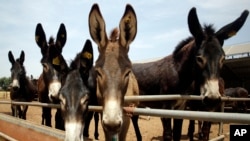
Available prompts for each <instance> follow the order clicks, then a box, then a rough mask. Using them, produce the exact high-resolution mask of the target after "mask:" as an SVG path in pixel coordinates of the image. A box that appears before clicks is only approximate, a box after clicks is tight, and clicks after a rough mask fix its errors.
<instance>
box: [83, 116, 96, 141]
mask: <svg viewBox="0 0 250 141" xmlns="http://www.w3.org/2000/svg"><path fill="white" fill-rule="evenodd" d="M93 114H94V112H91V111H89V112H88V113H87V117H86V119H85V124H84V130H83V136H84V137H89V125H90V122H91V119H92V117H93Z"/></svg>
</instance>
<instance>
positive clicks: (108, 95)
mask: <svg viewBox="0 0 250 141" xmlns="http://www.w3.org/2000/svg"><path fill="white" fill-rule="evenodd" d="M119 27H120V34H119V31H118V29H114V30H113V31H112V33H111V36H110V38H108V37H107V34H106V30H105V22H104V19H103V17H102V15H101V12H100V10H99V7H98V5H97V4H94V5H93V6H92V9H91V11H90V14H89V30H90V35H91V37H92V39H93V40H94V41H95V42H96V44H97V45H98V50H99V53H100V54H99V57H98V59H97V61H96V65H95V74H96V90H97V91H96V93H97V98H98V104H100V105H102V106H103V111H102V113H101V123H102V126H103V129H104V133H105V140H106V141H110V140H112V138H113V137H114V136H116V135H118V137H119V141H124V140H126V134H127V131H128V127H129V123H130V118H129V117H128V116H126V114H125V113H124V110H123V106H127V105H128V103H125V102H124V96H125V95H138V93H139V91H138V85H137V81H136V79H135V76H134V74H133V72H132V64H131V61H130V59H129V57H128V51H129V45H130V43H131V42H132V41H133V40H134V38H135V36H136V31H137V20H136V15H135V12H134V10H133V8H132V6H131V5H129V4H128V5H127V6H126V9H125V13H124V15H123V17H122V19H121V21H120V25H119Z"/></svg>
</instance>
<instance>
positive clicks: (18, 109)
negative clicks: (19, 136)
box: [17, 105, 23, 118]
mask: <svg viewBox="0 0 250 141" xmlns="http://www.w3.org/2000/svg"><path fill="white" fill-rule="evenodd" d="M17 114H18V117H19V118H22V116H23V111H22V109H21V106H20V105H17Z"/></svg>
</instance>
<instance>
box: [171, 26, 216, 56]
mask: <svg viewBox="0 0 250 141" xmlns="http://www.w3.org/2000/svg"><path fill="white" fill-rule="evenodd" d="M203 31H204V35H205V37H207V38H208V39H209V37H211V36H213V35H214V34H215V29H214V27H213V24H204V28H203ZM192 40H194V37H191V36H190V37H188V38H186V39H184V40H182V41H181V42H180V43H179V44H178V45H177V46H176V48H175V50H174V52H173V56H174V58H175V59H178V58H179V57H180V51H181V49H182V48H183V47H185V45H186V44H188V43H190V42H191V41H192Z"/></svg>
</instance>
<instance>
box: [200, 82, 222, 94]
mask: <svg viewBox="0 0 250 141" xmlns="http://www.w3.org/2000/svg"><path fill="white" fill-rule="evenodd" d="M201 95H202V96H205V97H208V98H209V99H218V98H219V97H220V96H221V95H220V91H219V81H218V80H217V79H214V80H208V81H206V82H205V84H204V86H203V87H202V88H201Z"/></svg>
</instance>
